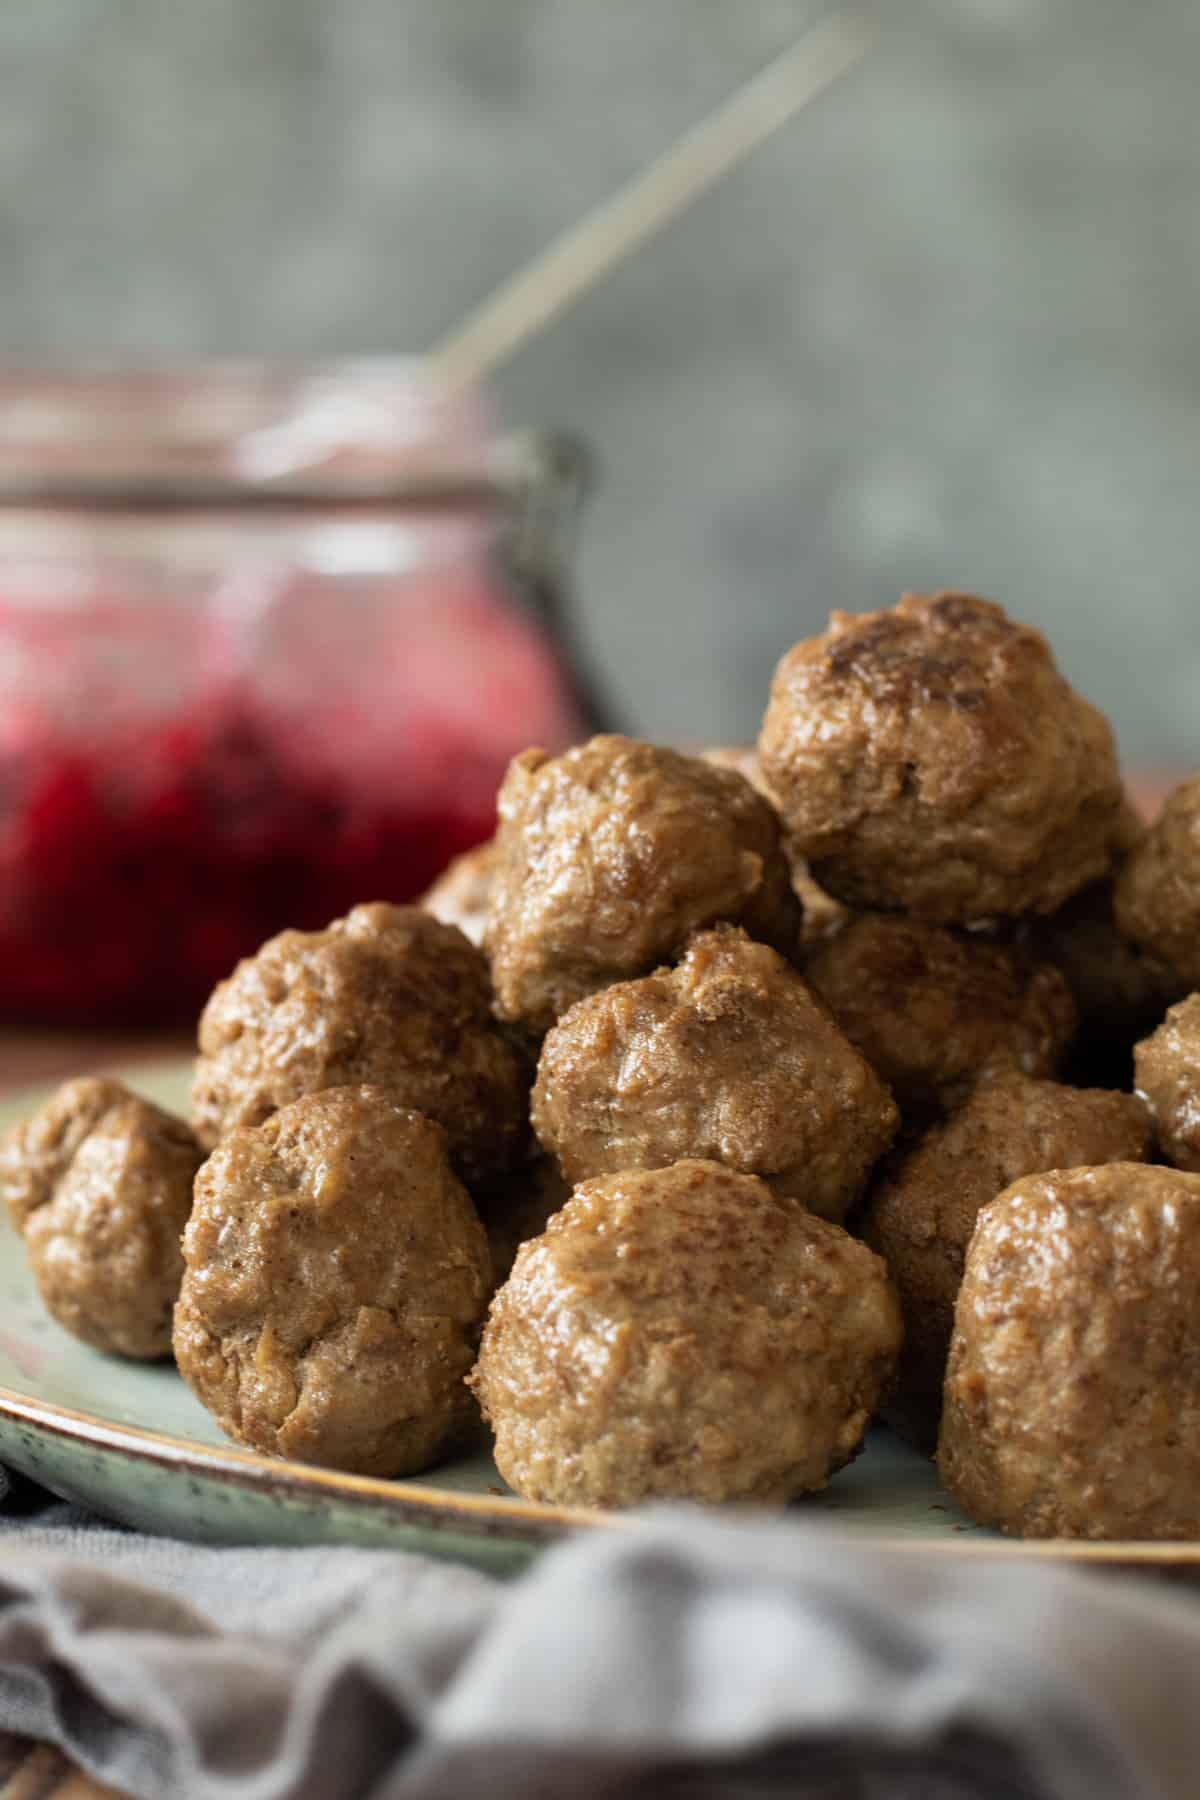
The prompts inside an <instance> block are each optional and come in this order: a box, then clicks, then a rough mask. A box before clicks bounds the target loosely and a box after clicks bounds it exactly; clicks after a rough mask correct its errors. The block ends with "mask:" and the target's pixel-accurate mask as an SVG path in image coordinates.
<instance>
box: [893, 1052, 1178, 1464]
mask: <svg viewBox="0 0 1200 1800" xmlns="http://www.w3.org/2000/svg"><path fill="white" fill-rule="evenodd" d="M1151 1146H1152V1134H1151V1129H1150V1118H1149V1114H1148V1113H1147V1111H1146V1108H1145V1106H1143V1104H1142V1102H1141V1101H1140V1100H1138V1099H1136V1098H1135V1096H1134V1095H1132V1094H1114V1093H1110V1092H1107V1091H1105V1090H1104V1089H1100V1088H1090V1089H1086V1088H1068V1087H1062V1086H1061V1085H1060V1084H1059V1083H1058V1082H1054V1081H1031V1080H1030V1079H1029V1078H1028V1076H1025V1075H1015V1074H1004V1075H995V1076H993V1077H992V1078H991V1079H990V1080H988V1081H984V1082H981V1083H980V1085H979V1086H978V1087H977V1088H976V1089H975V1091H974V1093H973V1094H972V1095H971V1096H970V1098H969V1099H968V1100H967V1101H966V1103H965V1104H964V1105H963V1106H962V1107H961V1108H960V1109H959V1110H958V1111H957V1112H955V1113H952V1114H951V1115H950V1117H949V1118H948V1119H947V1120H945V1122H944V1123H943V1124H940V1125H936V1126H934V1128H933V1129H932V1130H931V1131H929V1132H927V1133H926V1134H925V1136H924V1137H922V1138H920V1139H919V1140H918V1141H917V1142H916V1143H915V1144H913V1145H912V1146H911V1147H910V1148H908V1149H906V1150H904V1151H902V1152H900V1153H899V1154H898V1155H897V1156H896V1157H895V1158H894V1159H893V1160H892V1162H891V1163H890V1164H888V1165H885V1168H884V1172H883V1174H882V1176H881V1178H880V1180H879V1181H878V1182H876V1184H875V1186H874V1187H873V1189H872V1191H871V1195H870V1198H869V1201H868V1204H867V1207H866V1210H865V1212H864V1214H863V1216H862V1221H861V1229H862V1235H863V1236H864V1238H865V1239H866V1241H867V1242H868V1243H869V1244H870V1245H871V1247H872V1248H873V1249H875V1250H878V1251H879V1253H880V1254H881V1256H882V1257H883V1259H884V1261H885V1262H886V1263H887V1265H888V1268H889V1269H890V1270H891V1274H892V1280H893V1281H894V1282H895V1284H896V1288H897V1291H898V1292H899V1295H900V1304H901V1307H902V1309H903V1312H904V1348H903V1350H902V1351H901V1354H900V1364H899V1368H898V1370H897V1378H896V1386H895V1388H894V1390H893V1392H892V1394H891V1395H890V1396H889V1402H888V1406H887V1408H886V1409H885V1416H886V1417H887V1418H888V1419H889V1421H890V1422H891V1423H893V1424H894V1425H896V1426H897V1428H898V1429H899V1430H900V1431H901V1432H902V1434H903V1435H904V1436H905V1437H908V1438H910V1439H911V1440H912V1441H913V1442H915V1443H917V1444H919V1445H920V1447H921V1448H922V1449H929V1450H932V1449H933V1447H934V1444H935V1443H936V1442H937V1429H938V1420H939V1419H940V1417H941V1411H942V1382H943V1379H944V1377H945V1373H946V1357H947V1355H948V1354H949V1350H950V1336H951V1333H952V1331H953V1328H954V1302H955V1299H956V1297H957V1295H958V1288H959V1283H960V1282H961V1280H962V1272H963V1263H964V1261H965V1259H966V1253H967V1245H968V1244H969V1243H970V1241H971V1233H972V1232H973V1231H974V1229H975V1220H976V1218H977V1216H978V1214H979V1209H980V1207H982V1206H986V1205H987V1203H988V1201H989V1200H994V1199H995V1197H996V1195H997V1194H998V1193H999V1192H1000V1190H1001V1188H1006V1187H1007V1186H1008V1185H1009V1183H1010V1182H1013V1181H1017V1180H1018V1179H1019V1178H1020V1177H1021V1176H1022V1175H1034V1174H1040V1173H1041V1172H1042V1171H1043V1170H1045V1169H1073V1168H1077V1167H1079V1166H1081V1165H1083V1164H1092V1165H1095V1164H1099V1163H1108V1162H1141V1161H1143V1160H1144V1159H1145V1158H1146V1157H1147V1156H1148V1155H1149V1154H1150V1150H1151Z"/></svg>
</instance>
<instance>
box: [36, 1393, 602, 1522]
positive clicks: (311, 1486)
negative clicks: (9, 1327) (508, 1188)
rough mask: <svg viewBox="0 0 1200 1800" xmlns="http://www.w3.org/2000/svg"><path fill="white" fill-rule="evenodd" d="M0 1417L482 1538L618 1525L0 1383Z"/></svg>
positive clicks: (133, 1456)
mask: <svg viewBox="0 0 1200 1800" xmlns="http://www.w3.org/2000/svg"><path fill="white" fill-rule="evenodd" d="M0 1419H7V1420H9V1421H11V1422H12V1423H13V1424H16V1425H24V1426H26V1427H28V1428H32V1429H33V1430H35V1431H40V1432H45V1433H47V1434H49V1435H51V1436H53V1437H56V1438H66V1439H67V1440H69V1441H70V1442H72V1443H75V1444H81V1445H86V1446H87V1447H88V1448H90V1449H98V1450H104V1451H107V1452H110V1453H113V1454H115V1455H118V1456H123V1457H125V1458H127V1459H128V1460H130V1461H135V1462H136V1461H146V1462H153V1463H158V1464H160V1465H163V1464H165V1465H167V1466H169V1467H171V1468H182V1469H185V1470H189V1471H191V1472H194V1473H198V1474H203V1475H206V1476H210V1477H212V1478H214V1479H217V1480H225V1481H228V1482H230V1483H232V1484H234V1485H236V1486H238V1487H245V1488H266V1489H268V1490H271V1491H278V1490H280V1489H284V1490H287V1491H288V1492H290V1493H291V1494H292V1495H293V1496H295V1497H296V1498H303V1499H307V1500H317V1499H320V1498H322V1497H333V1498H336V1499H340V1500H343V1501H349V1502H350V1503H352V1504H357V1505H360V1506H365V1505H368V1504H371V1503H374V1504H375V1505H376V1506H381V1507H383V1508H384V1509H385V1510H387V1511H389V1512H393V1513H396V1514H397V1515H400V1516H403V1515H405V1514H408V1515H411V1516H412V1518H413V1522H415V1523H419V1524H423V1525H429V1526H433V1525H434V1524H435V1523H436V1524H454V1525H455V1526H457V1527H458V1528H459V1529H462V1530H466V1531H474V1532H475V1533H481V1532H482V1533H483V1534H484V1535H488V1536H492V1535H495V1534H496V1532H497V1529H498V1528H500V1529H503V1531H504V1533H505V1535H507V1536H510V1537H523V1538H527V1539H532V1540H535V1541H537V1542H547V1541H549V1540H551V1539H553V1538H558V1537H561V1536H562V1535H563V1534H564V1533H565V1532H567V1531H573V1530H576V1529H579V1528H580V1527H583V1526H601V1527H606V1526H607V1527H611V1526H612V1525H613V1524H615V1523H616V1522H617V1521H616V1519H615V1517H614V1516H612V1515H609V1514H606V1513H602V1512H599V1511H596V1510H594V1509H586V1508H583V1507H560V1506H542V1505H540V1504H539V1503H537V1502H534V1501H530V1500H521V1499H518V1498H515V1497H511V1496H509V1495H505V1494H486V1495H485V1494H471V1493H461V1492H459V1490H458V1489H456V1488H440V1487H431V1486H429V1484H428V1483H426V1482H422V1481H409V1480H407V1479H405V1478H397V1479H392V1480H385V1479H384V1478H383V1477H382V1476H375V1475H354V1474H350V1473H349V1472H346V1471H342V1470H338V1469H325V1468H321V1467H320V1466H318V1465H317V1464H315V1463H302V1462H295V1461H293V1460H291V1459H288V1458H284V1457H273V1456H266V1455H264V1454H262V1453H261V1452H259V1451H257V1450H251V1449H246V1448H243V1447H242V1446H241V1445H239V1444H235V1443H228V1444H206V1443H204V1442H203V1441H202V1440H201V1439H199V1438H185V1437H177V1436H176V1435H175V1434H174V1433H173V1432H166V1431H154V1430H151V1429H150V1428H149V1427H147V1426H144V1425H127V1424H124V1423H122V1422H121V1421H119V1420H116V1419H106V1418H104V1417H103V1416H102V1415H101V1414H99V1413H93V1412H84V1411H80V1410H78V1409H77V1408H75V1407H70V1406H60V1405H59V1404H58V1402H57V1401H52V1400H40V1399H35V1398H34V1397H33V1396H32V1395H29V1394H22V1393H19V1392H18V1391H17V1390H16V1389H15V1388H9V1387H4V1386H0ZM535 1509H536V1510H535Z"/></svg>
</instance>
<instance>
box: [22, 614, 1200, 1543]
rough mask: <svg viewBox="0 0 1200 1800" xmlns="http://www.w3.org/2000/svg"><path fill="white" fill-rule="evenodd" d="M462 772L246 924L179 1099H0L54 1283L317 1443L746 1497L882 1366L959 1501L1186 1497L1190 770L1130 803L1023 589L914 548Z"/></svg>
mask: <svg viewBox="0 0 1200 1800" xmlns="http://www.w3.org/2000/svg"><path fill="white" fill-rule="evenodd" d="M499 820H500V823H499V828H498V831H497V835H496V837H495V839H494V840H493V842H492V843H491V844H489V845H487V846H485V847H484V848H483V849H481V850H479V851H476V852H473V853H471V855H470V856H468V857H466V858H462V859H460V860H459V862H458V863H457V864H455V865H453V866H452V868H451V869H450V870H448V871H447V873H446V874H445V876H444V877H443V878H442V880H441V881H439V883H438V884H437V885H436V887H435V888H434V889H433V890H432V891H431V892H430V894H429V895H428V896H427V897H426V900H425V902H424V903H423V904H422V905H421V906H420V907H402V906H392V905H387V904H383V903H376V904H368V905H363V906H359V907H357V908H356V909H355V910H354V911H353V912H351V913H350V914H349V915H348V916H347V917H346V918H344V919H339V920H337V921H335V922H334V923H333V924H332V925H330V926H329V927H328V928H327V929H326V930H324V931H318V932H297V931H287V932H284V933H282V934H281V935H280V936H278V937H275V938H273V939H271V940H270V942H268V943H267V944H265V945H264V946H263V948H262V949H261V950H260V951H259V952H258V954H257V955H256V956H254V957H252V958H250V959H248V960H247V961H245V962H243V963H241V964H240V965H239V966H238V968H237V969H236V970H235V971H234V973H233V974H232V975H231V976H230V977H229V979H228V980H226V981H224V982H222V983H221V985H220V986H219V987H218V988H217V989H216V991H215V993H214V994H213V996H212V998H211V999H210V1001H209V1003H208V1005H207V1007H206V1009H205V1011H204V1014H203V1016H202V1019H201V1022H200V1032H199V1056H198V1060H197V1064H196V1071H195V1081H194V1087H193V1096H192V1106H193V1111H192V1119H191V1122H190V1124H185V1123H184V1122H183V1121H182V1120H179V1119H174V1118H171V1117H169V1116H168V1115H167V1114H166V1113H164V1112H162V1111H161V1110H160V1109H159V1108H158V1107H156V1106H153V1105H151V1104H149V1102H147V1101H145V1100H142V1099H139V1098H137V1097H135V1096H134V1095H133V1094H131V1093H130V1092H129V1091H128V1090H127V1089H125V1088H124V1087H123V1086H122V1085H121V1084H120V1083H119V1082H116V1081H111V1080H104V1079H88V1080H82V1081H76V1082H73V1083H70V1084H68V1085H67V1086H66V1087H65V1088H63V1089H61V1090H60V1091H59V1092H58V1093H57V1094H56V1095H55V1096H54V1097H53V1098H52V1099H51V1100H50V1101H49V1102H48V1103H47V1104H46V1105H45V1106H43V1107H42V1108H41V1109H40V1111H38V1112H37V1113H36V1114H35V1115H34V1116H33V1117H32V1118H31V1119H29V1120H28V1121H26V1123H25V1124H24V1125H23V1126H22V1127H20V1128H19V1129H18V1130H17V1131H16V1132H14V1133H13V1134H12V1135H11V1137H10V1138H9V1140H8V1141H7V1143H6V1145H5V1146H4V1149H3V1152H2V1154H0V1187H2V1188H3V1191H4V1194H5V1197H6V1199H7V1202H8V1206H9V1209H10V1212H11V1215H12V1218H13V1220H14V1222H15V1224H16V1225H17V1227H18V1228H19V1229H20V1231H21V1232H22V1233H23V1235H24V1239H25V1242H26V1245H27V1248H28V1252H29V1257H30V1261H31V1264H32V1267H33V1270H34V1273H35V1275H36V1278H37V1281H38V1284H39V1287H40V1289H41V1293H42V1295H43V1298H44V1300H45V1303H46V1305H47V1307H48V1308H49V1310H50V1311H51V1312H52V1313H53V1315H54V1316H55V1318H56V1319H58V1320H59V1322H60V1323H61V1324H62V1325H64V1326H65V1327H66V1328H67V1329H68V1330H70V1331H72V1332H75V1333H76V1334H77V1335H78V1336H79V1337H81V1338H83V1339H84V1340H85V1341H86V1342H88V1343H90V1344H93V1345H95V1346H96V1347H97V1348H99V1349H101V1350H105V1351H108V1352H110V1353H115V1354H118V1355H123V1356H132V1357H147V1358H149V1357H158V1356H165V1355H168V1354H173V1355H174V1356H175V1359H176V1361H177V1363H178V1366H179V1369H180V1371H181V1372H182V1374H183V1376H184V1377H185V1379H186V1380H187V1381H188V1382H189V1384H190V1385H191V1387H192V1388H193V1389H194V1391H195V1392H196V1394H197V1395H198V1396H199V1398H200V1400H201V1401H202V1402H203V1403H204V1405H205V1406H206V1407H208V1408H209V1410H210V1411H211V1412H212V1414H213V1415H214V1417H215V1418H216V1419H217V1420H218V1422H219V1423H220V1425H221V1426H222V1427H223V1429H224V1430H225V1431H226V1432H228V1433H229V1434H230V1435H231V1436H232V1437H234V1438H235V1439H238V1440H240V1441H241V1442H243V1443H245V1444H249V1445H251V1446H254V1447H255V1448H257V1449H259V1450H263V1451H266V1452H268V1453H271V1454H275V1455H280V1456H287V1457H294V1458H299V1459H301V1460H304V1461H309V1462H314V1463H320V1464H324V1465H326V1466H329V1467H333V1468H338V1469H345V1470H352V1471H357V1472H361V1473H367V1474H373V1475H380V1476H400V1475H406V1474H413V1473H415V1472H417V1471H419V1470H422V1469H425V1468H427V1467H429V1466H430V1465H432V1464H434V1463H436V1462H437V1461H438V1460H439V1459H441V1458H444V1457H446V1456H448V1455H450V1454H452V1453H454V1452H455V1451H456V1450H457V1449H459V1448H460V1447H462V1446H463V1445H464V1444H466V1443H468V1442H469V1441H470V1440H471V1439H472V1438H473V1437H474V1436H476V1435H477V1434H478V1433H479V1432H480V1431H481V1428H482V1423H486V1424H487V1425H488V1426H490V1428H491V1431H492V1434H493V1436H494V1443H495V1455H496V1462H497V1466H498V1468H499V1469H500V1472H501V1473H502V1475H503V1476H504V1477H505V1479H506V1480H507V1481H508V1482H509V1483H510V1484H511V1486H512V1487H513V1488H514V1489H515V1490H516V1491H517V1492H518V1493H519V1494H521V1495H524V1496H526V1497H527V1498H529V1499H531V1500H534V1501H540V1502H549V1503H556V1504H563V1505H571V1506H584V1507H586V1506H592V1507H612V1506H625V1505H630V1504H634V1503H637V1502H639V1501H643V1500H648V1499H652V1498H656V1497H674V1498H687V1499H694V1500H701V1501H709V1502H719V1501H734V1502H736V1501H751V1500H764V1501H777V1502H778V1501H786V1500H789V1499H791V1498H793V1497H794V1496H796V1495H799V1494H802V1493H806V1492H810V1491H813V1490H816V1489H819V1488H821V1487H822V1486H824V1484H825V1483H826V1482H827V1481H828V1480H829V1478H830V1476H831V1475H832V1474H833V1473H834V1472H835V1471H836V1470H838V1469H839V1468H841V1467H842V1466H844V1465H845V1464H846V1463H847V1462H849V1461H850V1460H851V1459H852V1458H853V1457H854V1456H855V1455H856V1454H857V1453H858V1451H859V1449H860V1448H861V1445H862V1441H863V1435H864V1432H865V1430H866V1428H867V1426H868V1424H869V1423H870V1421H871V1420H872V1418H874V1417H877V1416H879V1415H882V1417H883V1418H884V1419H885V1420H886V1421H887V1422H888V1423H889V1424H890V1425H891V1426H892V1427H893V1428H894V1429H895V1430H897V1431H899V1432H900V1433H901V1434H902V1435H903V1436H904V1437H905V1438H907V1439H908V1440H909V1441H910V1442H912V1443H913V1444H915V1445H917V1446H919V1447H920V1448H921V1449H922V1450H924V1451H925V1452H927V1453H928V1452H936V1456H937V1460H938V1465H939V1468H940V1471H941V1474H942V1478H943V1480H944V1482H945V1484H946V1486H947V1488H948V1489H949V1490H950V1492H951V1493H952V1494H953V1495H954V1496H955V1497H956V1498H957V1500H958V1501H959V1502H960V1503H961V1505H962V1506H963V1507H964V1508H965V1509H966V1510H967V1511H968V1512H969V1513H970V1514H971V1515H972V1516H973V1517H974V1518H976V1519H977V1520H979V1521H980V1522H982V1523H984V1524H987V1525H991V1526H995V1527H999V1528H1001V1529H1003V1530H1006V1531H1010V1532H1015V1533H1019V1534H1022V1535H1028V1536H1055V1535H1067V1536H1085V1537H1145V1538H1173V1537H1192V1536H1196V1535H1198V1534H1200V1307H1198V1306H1197V1304H1196V1296H1197V1294H1198V1293H1200V992H1193V991H1192V990H1193V989H1196V988H1198V987H1200V777H1198V778H1196V779H1195V780H1193V781H1190V782H1187V783H1185V784H1184V785H1183V786H1182V787H1180V788H1179V789H1178V790H1177V791H1176V792H1175V793H1174V794H1173V795H1172V796H1171V797H1170V799H1169V800H1168V801H1167V804H1166V806H1165V808H1164V810H1163V812H1162V815H1161V817H1160V818H1159V819H1158V820H1157V821H1156V822H1155V823H1154V824H1152V825H1151V826H1149V827H1148V828H1146V827H1143V826H1142V825H1141V823H1140V822H1139V821H1138V819H1137V817H1136V816H1135V814H1134V813H1133V811H1132V808H1131V807H1130V805H1129V803H1128V801H1127V799H1126V797H1125V793H1124V789H1123V786H1122V782H1121V777H1120V772H1119V769H1118V765H1117V759H1116V754H1115V750H1114V745H1113V740H1112V734H1111V732H1110V730H1109V727H1108V725H1107V723H1106V722H1105V720H1104V718H1103V717H1102V716H1101V715H1100V714H1099V713H1098V712H1097V711H1096V710H1095V708H1093V707H1092V706H1090V705H1089V704H1088V703H1087V701H1085V700H1083V699H1082V698H1080V696H1079V695H1077V694H1076V693H1074V692H1073V691H1072V689H1071V688H1070V687H1069V686H1068V684H1067V682H1066V681H1065V680H1064V679H1063V677H1062V675H1061V674H1060V673H1059V671H1058V669H1057V667H1056V665H1055V662H1054V659H1053V657H1052V655H1051V652H1050V650H1049V648H1048V646H1047V644H1046V642H1045V640H1044V638H1043V637H1042V636H1041V635H1040V633H1038V632H1037V631H1034V630H1032V629H1030V628H1028V627H1026V626H1023V625H1019V624H1017V623H1015V622H1013V621H1012V620H1010V619H1009V618H1008V617H1007V616H1006V615H1005V613H1004V612H1003V611H1002V610H1001V608H1000V607H998V606H995V605H993V604H991V603H990V602H987V601H984V600H979V599H976V598H974V597H972V596H970V595H964V594H939V595H934V596H924V595H909V596H906V597H905V598H904V599H903V600H902V601H901V602H900V604H899V605H898V606H896V607H895V608H893V609H891V610H887V611H880V612H875V613H866V614H860V615H851V614H846V613H835V614H834V615H833V617H832V619H831V621H830V625H829V629H828V631H827V632H825V633H824V634H823V635H821V636H819V637H815V638H811V639H807V640H805V641H803V642H801V643H799V644H797V645H795V647H794V648H793V649H792V650H790V651H789V652H788V653H787V654H786V655H785V656H784V658H783V660H782V661H781V663H780V665H779V667H778V670H777V671H776V674H775V678H774V682H773V685H772V689H771V695H770V701H769V704H768V707H767V711H766V716H765V718H764V721H763V726H762V732H761V735H760V737H759V741H758V746H757V750H756V751H744V752H739V751H732V750H713V751H709V752H705V753H703V754H701V755H698V756H687V755H683V754H681V753H679V752H678V751H676V750H672V749H667V748H662V747H659V746H655V745H652V744H648V743H641V742H636V741H634V740H631V739H628V738H624V737H618V736H602V737H596V738H593V739H592V740H591V741H590V742H588V743H585V744H582V745H580V746H578V747H577V748H575V749H572V750H569V751H567V752H566V753H565V754H564V755H561V756H556V757H548V756H547V755H546V754H544V753H543V752H542V751H539V750H529V751H526V752H525V753H524V754H523V755H521V756H519V757H517V758H516V760H515V761H514V762H513V763H512V765H511V766H510V768H509V771H508V774H507V776H506V778H505V781H504V784H503V786H502V789H501V792H500V798H499Z"/></svg>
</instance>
